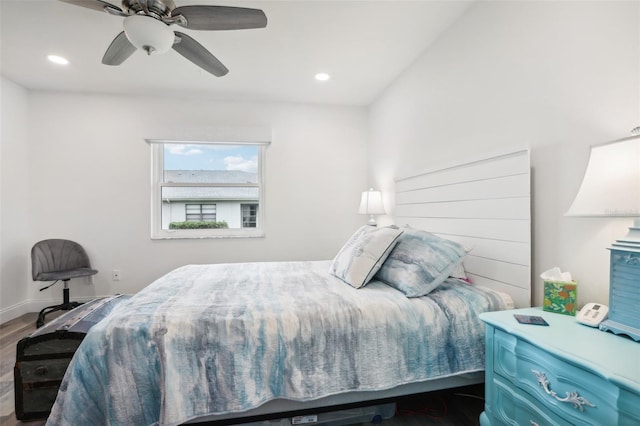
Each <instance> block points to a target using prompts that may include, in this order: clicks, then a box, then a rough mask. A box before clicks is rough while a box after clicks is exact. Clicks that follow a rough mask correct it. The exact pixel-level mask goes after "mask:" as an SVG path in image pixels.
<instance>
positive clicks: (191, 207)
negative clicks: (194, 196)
mask: <svg viewBox="0 0 640 426" xmlns="http://www.w3.org/2000/svg"><path fill="white" fill-rule="evenodd" d="M185 216H186V218H187V222H215V221H216V205H215V204H185Z"/></svg>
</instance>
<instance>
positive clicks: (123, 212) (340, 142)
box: [1, 91, 368, 320]
mask: <svg viewBox="0 0 640 426" xmlns="http://www.w3.org/2000/svg"><path fill="white" fill-rule="evenodd" d="M2 96H3V100H4V99H5V93H3V94H2ZM23 97H24V95H23ZM28 101H29V102H28V123H29V128H30V131H29V138H28V150H29V158H28V166H27V165H26V164H25V159H24V158H23V157H25V155H24V154H22V153H20V156H19V157H18V158H17V159H16V160H19V161H21V163H20V162H18V163H16V165H15V167H14V169H16V170H15V171H16V172H19V173H21V174H22V176H27V177H28V179H27V180H26V181H25V182H28V187H25V188H22V190H21V191H19V195H20V197H19V198H18V196H17V195H14V194H18V192H17V191H16V192H14V193H8V194H6V193H5V192H4V191H3V193H2V202H3V216H2V217H3V221H4V220H5V217H6V220H8V219H9V217H10V216H11V215H13V216H15V215H16V212H17V213H20V212H22V213H26V209H25V208H22V207H20V211H14V210H13V209H14V205H13V203H12V206H8V207H4V206H6V204H5V203H8V202H9V201H10V198H9V197H10V196H12V195H13V197H12V198H14V199H17V200H16V201H19V202H20V203H29V204H30V205H31V206H32V208H31V209H29V213H28V215H24V216H25V219H23V220H24V221H28V223H29V225H30V226H29V227H28V233H27V235H28V236H27V237H23V238H22V244H21V245H20V246H18V247H16V248H15V249H12V250H9V249H7V250H4V251H3V253H2V254H3V259H6V261H8V260H10V258H12V257H15V258H18V259H19V260H20V264H21V265H22V270H21V271H20V273H19V274H18V273H16V274H15V276H13V277H12V281H13V282H15V285H16V286H24V287H27V288H30V292H29V294H28V295H27V296H26V299H28V301H29V308H30V309H29V310H30V311H35V310H36V309H39V308H40V307H41V306H45V305H46V303H58V301H59V300H60V299H61V290H60V289H59V288H58V289H56V287H53V288H52V289H51V290H48V291H45V292H43V293H39V292H38V291H37V288H38V284H36V283H33V282H32V281H31V278H30V276H29V273H30V271H29V269H28V266H27V265H26V264H25V262H24V260H25V256H28V250H29V249H30V247H31V245H32V244H33V243H34V242H36V241H38V240H40V239H44V238H68V239H72V240H76V241H78V242H79V243H81V244H82V245H83V246H84V247H85V248H86V249H87V252H88V254H89V257H90V258H91V260H92V263H93V266H94V267H96V268H97V269H99V270H100V273H99V274H98V275H96V276H94V277H93V284H91V285H90V284H88V282H82V281H81V280H76V282H75V283H73V282H72V289H71V294H72V298H73V297H75V298H76V299H87V298H91V297H92V296H96V295H97V296H100V295H107V294H114V293H134V292H136V291H138V290H140V289H141V288H143V287H144V286H146V285H147V284H149V283H150V282H151V281H152V280H154V279H156V278H158V277H160V276H161V275H162V274H164V273H166V272H168V271H169V270H171V269H173V268H175V267H177V266H181V265H185V264H189V263H220V262H248V261H271V260H307V259H310V260H317V259H330V258H332V257H333V256H334V255H335V253H336V252H337V251H338V250H339V248H340V247H341V246H342V244H343V243H344V241H345V240H346V239H347V238H348V237H349V236H350V235H351V233H352V232H353V231H354V230H355V229H356V227H357V226H359V225H361V224H364V223H365V220H366V218H364V217H362V216H360V215H358V214H357V209H358V202H359V195H360V192H361V191H362V190H363V189H364V188H366V187H367V186H368V182H367V181H366V158H365V156H364V155H363V152H365V150H366V135H367V121H366V109H365V108H362V107H338V106H324V107H323V106H309V105H303V104H270V103H234V102H207V101H204V100H201V99H165V98H151V97H149V98H141V97H126V96H122V97H121V96H106V95H97V94H94V95H76V94H68V93H66V94H65V93H49V92H38V91H34V92H30V93H29V96H28ZM2 118H3V123H4V122H5V117H4V115H3V117H2ZM242 126H250V127H270V128H271V129H272V135H273V138H272V143H271V145H270V146H269V148H267V153H266V186H265V188H266V199H265V203H264V206H265V213H266V217H265V222H266V233H267V236H266V237H265V238H259V239H254V238H249V239H204V240H171V241H165V240H154V241H152V240H151V239H150V194H149V188H150V157H151V154H150V146H149V145H148V144H147V143H145V141H144V140H145V138H152V139H165V138H166V139H176V140H182V139H184V140H207V137H208V135H210V134H211V133H212V131H213V129H216V128H219V127H242ZM23 139H24V138H23ZM3 140H4V137H3ZM3 144H4V142H3ZM12 161H14V159H13V158H10V157H8V156H7V155H6V152H3V182H5V180H6V173H5V169H4V164H5V162H7V163H10V162H12ZM25 169H26V170H25ZM25 185H26V183H25ZM11 201H13V200H11ZM123 206H124V209H123ZM7 211H10V213H7ZM2 229H3V231H4V230H6V227H5V222H3V226H2ZM16 232H17V231H16ZM3 244H4V238H3ZM16 268H18V269H19V268H20V265H18V266H16ZM113 269H119V270H120V271H121V277H122V278H121V281H119V282H114V281H112V280H111V271H112V270H113ZM7 285H8V284H7V282H6V281H5V279H4V268H3V281H2V288H3V291H5V287H6V286H7ZM16 300H20V298H19V297H18V298H17V299H16ZM14 303H15V302H14ZM10 305H11V303H10V302H9V301H7V303H5V301H4V299H3V301H2V305H1V308H2V309H3V310H4V312H9V311H11V306H10ZM5 320H6V318H5Z"/></svg>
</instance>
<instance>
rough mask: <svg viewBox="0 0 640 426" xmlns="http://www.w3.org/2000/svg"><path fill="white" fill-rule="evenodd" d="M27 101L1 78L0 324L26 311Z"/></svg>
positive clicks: (15, 86)
mask: <svg viewBox="0 0 640 426" xmlns="http://www.w3.org/2000/svg"><path fill="white" fill-rule="evenodd" d="M28 100H29V94H28V91H27V90H26V89H24V88H23V87H21V86H19V85H18V84H16V83H14V82H13V81H11V80H9V79H8V78H6V77H4V76H2V77H0V323H4V322H6V321H8V320H11V319H13V318H16V317H18V316H20V315H22V314H24V313H25V312H27V311H28V306H27V294H28V286H29V285H30V284H31V277H29V275H28V274H29V265H30V263H29V262H30V260H29V250H30V249H31V243H30V241H29V239H28V234H29V233H28V229H29V219H28V218H29V204H28V202H27V197H26V196H25V194H26V193H27V190H28V181H29V176H28V153H29V149H28V125H27V116H28Z"/></svg>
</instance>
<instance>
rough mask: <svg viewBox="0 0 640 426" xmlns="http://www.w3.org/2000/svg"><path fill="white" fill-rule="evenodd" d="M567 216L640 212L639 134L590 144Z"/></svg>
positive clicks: (626, 214)
mask: <svg viewBox="0 0 640 426" xmlns="http://www.w3.org/2000/svg"><path fill="white" fill-rule="evenodd" d="M566 215H567V216H620V217H626V216H632V217H635V216H640V137H631V138H626V139H621V140H619V141H615V142H611V143H608V144H604V145H597V146H593V147H591V154H590V156H589V163H588V165H587V171H586V172H585V175H584V178H583V179H582V184H581V185H580V190H579V191H578V195H576V198H575V200H574V201H573V204H571V207H570V208H569V211H567V213H566Z"/></svg>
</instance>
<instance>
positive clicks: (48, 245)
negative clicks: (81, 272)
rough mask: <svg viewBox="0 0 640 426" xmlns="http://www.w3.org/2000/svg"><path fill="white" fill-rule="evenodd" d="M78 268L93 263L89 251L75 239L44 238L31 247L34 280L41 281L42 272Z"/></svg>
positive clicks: (87, 266)
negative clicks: (90, 260)
mask: <svg viewBox="0 0 640 426" xmlns="http://www.w3.org/2000/svg"><path fill="white" fill-rule="evenodd" d="M77 268H91V264H90V262H89V256H87V252H86V251H85V250H84V248H82V246H81V245H80V244H78V243H76V242H74V241H70V240H61V239H49V240H42V241H40V242H37V243H36V244H35V245H34V246H33V247H32V248H31V275H32V277H33V279H34V281H39V275H40V274H42V273H47V272H58V271H67V270H70V269H77Z"/></svg>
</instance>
